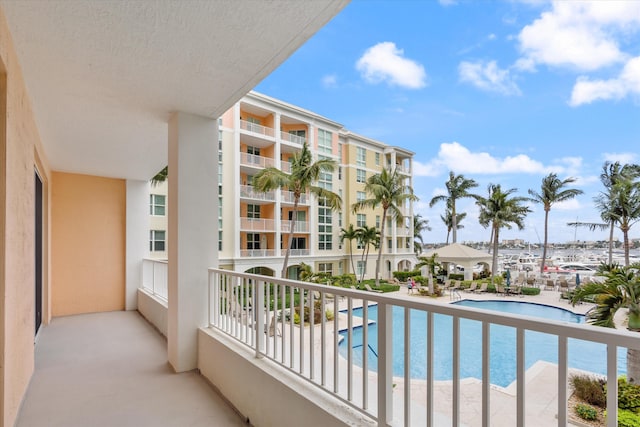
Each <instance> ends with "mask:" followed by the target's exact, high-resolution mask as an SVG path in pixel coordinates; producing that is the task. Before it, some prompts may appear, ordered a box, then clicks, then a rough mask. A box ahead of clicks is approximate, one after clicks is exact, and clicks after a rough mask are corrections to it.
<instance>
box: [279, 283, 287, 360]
mask: <svg viewBox="0 0 640 427" xmlns="http://www.w3.org/2000/svg"><path fill="white" fill-rule="evenodd" d="M285 291H286V286H285V285H282V286H280V300H281V301H282V303H281V304H280V335H282V336H281V337H280V338H281V341H280V343H281V345H282V349H281V350H280V363H282V364H283V365H284V360H285V357H286V354H285V353H286V343H287V340H286V336H285V333H284V331H285V327H284V324H285V317H286V316H285V313H286V311H287V302H286V300H285V295H286V293H285Z"/></svg>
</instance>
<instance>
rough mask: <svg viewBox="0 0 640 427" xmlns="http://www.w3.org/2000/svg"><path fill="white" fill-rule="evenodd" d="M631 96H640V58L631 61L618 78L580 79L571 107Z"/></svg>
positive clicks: (574, 91) (574, 88) (575, 87)
mask: <svg viewBox="0 0 640 427" xmlns="http://www.w3.org/2000/svg"><path fill="white" fill-rule="evenodd" d="M630 94H635V95H640V56H638V57H635V58H632V59H631V60H629V61H628V62H627V63H626V65H625V66H624V68H623V69H622V72H621V73H620V75H619V76H618V77H616V78H613V79H608V80H590V79H589V78H588V77H585V76H580V77H578V80H577V81H576V84H575V85H574V86H573V91H572V93H571V99H570V100H569V105H571V106H573V107H576V106H579V105H582V104H590V103H591V102H593V101H598V100H609V99H615V100H618V99H622V98H625V97H626V96H628V95H630Z"/></svg>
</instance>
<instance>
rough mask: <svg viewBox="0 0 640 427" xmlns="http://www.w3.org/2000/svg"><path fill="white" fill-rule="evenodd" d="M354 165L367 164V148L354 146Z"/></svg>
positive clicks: (361, 165)
mask: <svg viewBox="0 0 640 427" xmlns="http://www.w3.org/2000/svg"><path fill="white" fill-rule="evenodd" d="M356 166H360V167H365V166H367V150H366V149H364V148H362V147H356Z"/></svg>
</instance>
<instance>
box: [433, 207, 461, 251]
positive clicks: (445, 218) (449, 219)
mask: <svg viewBox="0 0 640 427" xmlns="http://www.w3.org/2000/svg"><path fill="white" fill-rule="evenodd" d="M466 217H467V213H466V212H462V213H459V214H456V220H455V223H456V229H458V230H460V229H461V228H464V225H462V224H460V223H461V222H462V220H463V219H465V218H466ZM440 219H441V220H442V222H444V224H445V225H446V226H447V245H448V244H449V234H451V230H453V223H454V221H453V214H452V213H451V209H447V210H446V211H445V212H444V215H440Z"/></svg>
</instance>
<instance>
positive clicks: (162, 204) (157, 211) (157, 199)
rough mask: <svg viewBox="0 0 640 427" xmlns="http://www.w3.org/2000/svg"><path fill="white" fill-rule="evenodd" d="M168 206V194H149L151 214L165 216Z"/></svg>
mask: <svg viewBox="0 0 640 427" xmlns="http://www.w3.org/2000/svg"><path fill="white" fill-rule="evenodd" d="M166 206H167V196H161V195H160V194H150V195H149V215H155V216H165V215H166V214H165V212H166Z"/></svg>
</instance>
